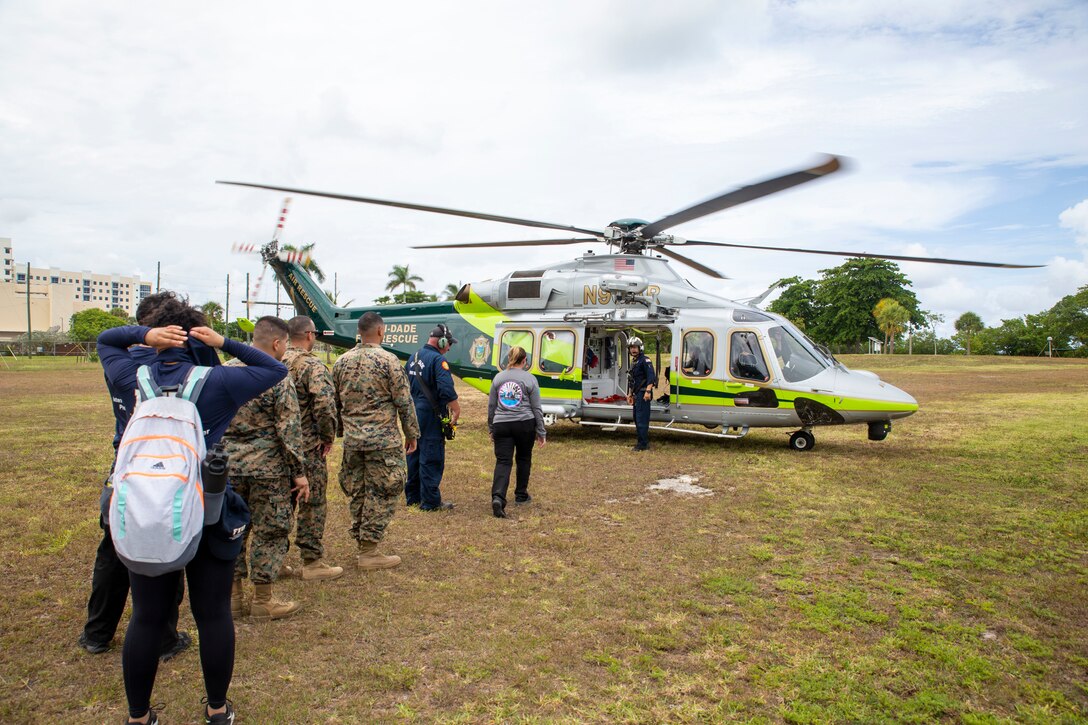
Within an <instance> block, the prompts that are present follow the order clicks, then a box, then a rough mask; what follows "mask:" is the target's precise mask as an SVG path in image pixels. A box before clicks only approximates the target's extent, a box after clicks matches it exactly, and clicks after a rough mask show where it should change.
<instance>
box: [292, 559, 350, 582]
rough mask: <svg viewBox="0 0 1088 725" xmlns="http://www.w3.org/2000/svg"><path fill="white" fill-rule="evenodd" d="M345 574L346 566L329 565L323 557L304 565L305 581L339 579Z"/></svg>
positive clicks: (303, 576) (303, 575) (303, 574)
mask: <svg viewBox="0 0 1088 725" xmlns="http://www.w3.org/2000/svg"><path fill="white" fill-rule="evenodd" d="M343 575H344V567H342V566H329V565H328V564H326V563H325V562H324V561H322V560H321V559H318V560H317V561H311V562H308V563H306V564H303V566H302V579H303V581H317V580H319V579H338V578H339V577H341V576H343Z"/></svg>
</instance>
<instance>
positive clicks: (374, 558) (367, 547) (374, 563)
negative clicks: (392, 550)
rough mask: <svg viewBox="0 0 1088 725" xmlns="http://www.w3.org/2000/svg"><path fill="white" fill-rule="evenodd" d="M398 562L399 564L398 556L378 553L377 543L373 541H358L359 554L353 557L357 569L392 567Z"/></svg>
mask: <svg viewBox="0 0 1088 725" xmlns="http://www.w3.org/2000/svg"><path fill="white" fill-rule="evenodd" d="M398 564H400V557H399V556H397V555H395V554H394V555H393V556H385V555H383V554H379V553H378V545H377V544H376V543H374V542H373V541H360V542H359V555H358V556H357V557H355V566H356V567H358V568H359V569H363V570H371V569H392V568H393V567H395V566H397V565H398Z"/></svg>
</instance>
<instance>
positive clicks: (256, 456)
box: [223, 359, 306, 478]
mask: <svg viewBox="0 0 1088 725" xmlns="http://www.w3.org/2000/svg"><path fill="white" fill-rule="evenodd" d="M226 364H227V365H237V366H241V365H244V364H245V363H243V362H242V361H240V360H237V359H235V360H231V361H230V362H228V363H226ZM223 447H224V448H225V449H226V451H227V453H228V454H229V455H230V467H229V471H230V474H231V475H234V476H262V477H268V478H278V477H282V476H291V477H292V478H294V477H297V476H304V475H306V466H305V449H304V448H303V445H302V430H301V428H300V426H299V412H298V398H297V397H296V396H295V385H294V383H293V382H292V380H291V376H290V375H288V376H287V377H286V378H284V379H283V380H281V381H280V382H278V383H276V384H275V385H274V386H272V387H271V388H269V389H268V390H266V391H264V392H263V393H261V394H260V395H258V396H257V397H256V398H254V399H252V400H250V401H249V402H248V403H246V404H245V405H243V406H242V407H241V409H239V411H238V412H237V413H236V414H235V415H234V420H232V421H231V423H230V427H229V428H227V432H226V433H224V434H223Z"/></svg>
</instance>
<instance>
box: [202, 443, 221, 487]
mask: <svg viewBox="0 0 1088 725" xmlns="http://www.w3.org/2000/svg"><path fill="white" fill-rule="evenodd" d="M200 469H201V471H200V477H201V478H202V479H203V481H204V492H205V493H223V491H225V490H226V488H227V452H226V451H224V450H223V446H222V445H221V444H219V443H216V444H215V447H214V448H212V449H211V450H210V451H209V452H208V455H207V456H206V457H205V458H204V462H203V463H201V464H200Z"/></svg>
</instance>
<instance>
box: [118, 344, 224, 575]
mask: <svg viewBox="0 0 1088 725" xmlns="http://www.w3.org/2000/svg"><path fill="white" fill-rule="evenodd" d="M210 370H211V368H207V367H201V366H194V367H193V368H192V370H190V371H189V374H188V376H186V378H185V380H184V382H183V383H182V385H181V386H179V387H180V390H178V389H177V388H167V389H165V390H164V389H163V388H160V387H159V386H158V385H156V384H155V381H154V380H152V379H151V371H150V370H149V369H148V367H147V366H146V365H141V366H140V369H139V371H138V373H137V376H136V377H137V380H138V382H139V389H138V394H137V395H138V401H139V402H138V403H137V404H136V409H135V410H134V411H133V413H132V418H131V419H129V422H128V427H127V428H125V433H124V435H123V436H121V443H120V445H119V446H118V448H117V462H116V464H115V466H114V470H113V495H112V496H111V497H110V507H109V516H110V533H111V535H112V536H113V546H114V549H116V550H117V556H118V557H119V558H120V559H121V561H123V562H124V563H125V566H127V567H128V568H129V570H130V571H133V572H135V573H137V574H142V575H144V576H158V575H160V574H165V573H167V572H170V571H177V570H179V569H183V568H185V565H186V564H188V563H189V562H190V561H191V560H192V558H193V557H194V556H195V555H196V549H197V546H199V545H200V534H201V532H202V531H203V528H204V487H203V484H202V482H201V476H200V464H201V462H202V461H203V460H204V455H205V453H206V450H205V447H204V427H203V425H202V424H201V421H200V413H199V412H198V411H197V409H196V405H195V402H196V399H197V397H198V396H199V395H200V391H201V389H202V388H203V387H204V382H205V380H206V375H207V374H208V372H209V371H210ZM171 393H172V394H171Z"/></svg>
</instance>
